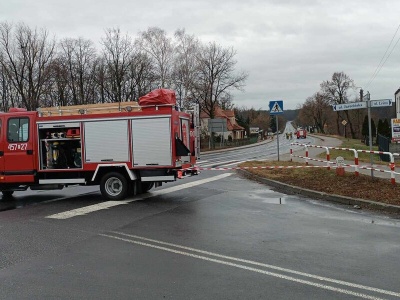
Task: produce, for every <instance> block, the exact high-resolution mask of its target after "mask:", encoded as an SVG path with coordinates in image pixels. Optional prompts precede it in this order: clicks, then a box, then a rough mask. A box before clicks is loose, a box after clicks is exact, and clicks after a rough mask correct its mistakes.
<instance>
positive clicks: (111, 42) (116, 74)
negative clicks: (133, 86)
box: [102, 28, 133, 102]
mask: <svg viewBox="0 0 400 300" xmlns="http://www.w3.org/2000/svg"><path fill="white" fill-rule="evenodd" d="M102 45H103V57H104V61H105V63H106V65H105V66H106V72H107V73H108V76H106V78H108V79H109V80H110V81H111V91H107V93H109V94H110V95H111V96H112V99H111V100H112V101H113V102H121V101H124V100H126V94H125V87H126V83H127V80H128V79H127V74H128V72H129V68H130V66H131V63H132V53H133V44H132V41H131V39H130V37H129V36H128V35H125V36H122V34H121V31H120V29H119V28H116V29H115V28H113V29H107V30H106V36H105V38H103V39H102ZM103 88H107V86H106V85H104V86H103Z"/></svg>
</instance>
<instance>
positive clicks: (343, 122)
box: [342, 120, 347, 137]
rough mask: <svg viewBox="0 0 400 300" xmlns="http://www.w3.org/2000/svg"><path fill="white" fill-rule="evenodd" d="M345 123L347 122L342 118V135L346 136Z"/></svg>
mask: <svg viewBox="0 0 400 300" xmlns="http://www.w3.org/2000/svg"><path fill="white" fill-rule="evenodd" d="M346 124H347V121H346V120H343V121H342V125H343V128H344V137H346Z"/></svg>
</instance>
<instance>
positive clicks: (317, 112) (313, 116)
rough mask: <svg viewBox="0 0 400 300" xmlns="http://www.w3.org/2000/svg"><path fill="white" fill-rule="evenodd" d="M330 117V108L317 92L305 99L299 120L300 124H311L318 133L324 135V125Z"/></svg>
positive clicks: (325, 99)
mask: <svg viewBox="0 0 400 300" xmlns="http://www.w3.org/2000/svg"><path fill="white" fill-rule="evenodd" d="M331 115H332V107H331V106H330V105H329V100H328V99H327V98H326V97H325V95H324V94H322V93H320V92H318V93H315V94H314V95H313V96H312V97H309V98H307V100H306V102H305V103H304V104H303V105H302V106H301V108H300V112H299V119H300V121H301V122H302V123H305V124H313V125H315V126H316V127H317V128H318V131H319V132H322V133H324V125H325V124H326V122H327V121H328V119H329V117H330V116H331Z"/></svg>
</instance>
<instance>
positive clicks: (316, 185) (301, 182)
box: [239, 161, 400, 205]
mask: <svg viewBox="0 0 400 300" xmlns="http://www.w3.org/2000/svg"><path fill="white" fill-rule="evenodd" d="M239 166H240V167H259V166H304V164H301V163H297V162H290V161H279V162H278V161H250V162H244V163H242V164H240V165H239ZM247 171H248V172H250V173H251V174H255V175H257V176H260V177H263V178H268V179H272V180H276V181H280V182H283V183H286V184H290V185H293V186H297V187H301V188H306V189H310V190H315V191H320V192H324V193H329V194H336V195H341V196H348V197H353V198H360V199H364V200H371V201H377V202H382V203H386V204H393V205H400V185H399V184H396V185H392V184H391V182H390V180H389V179H381V178H374V179H372V178H371V177H370V176H367V175H362V174H360V175H359V176H355V175H354V173H353V172H346V173H345V175H344V176H337V175H336V171H335V169H332V170H327V169H326V168H298V169H248V170H247Z"/></svg>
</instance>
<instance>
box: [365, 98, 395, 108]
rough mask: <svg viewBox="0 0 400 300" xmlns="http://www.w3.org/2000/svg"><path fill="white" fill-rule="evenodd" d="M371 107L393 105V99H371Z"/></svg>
mask: <svg viewBox="0 0 400 300" xmlns="http://www.w3.org/2000/svg"><path fill="white" fill-rule="evenodd" d="M370 102H371V107H383V106H392V99H381V100H371V101H370Z"/></svg>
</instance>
